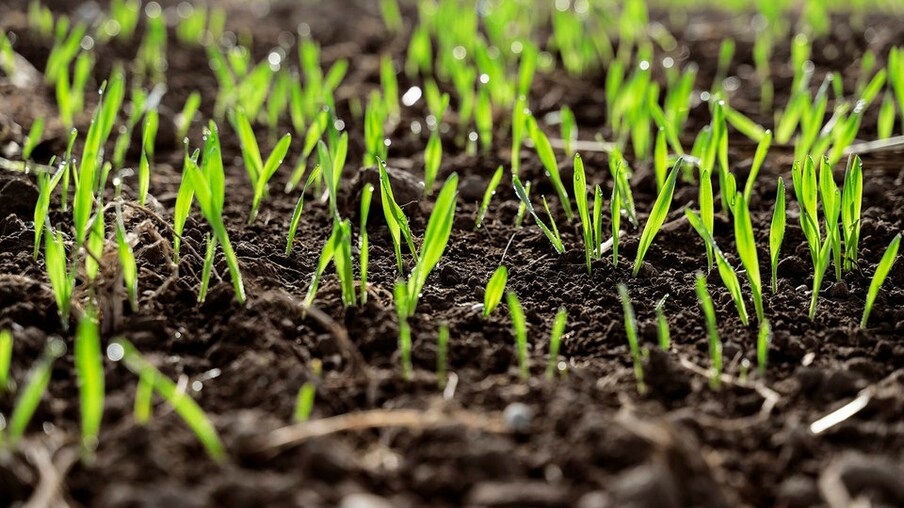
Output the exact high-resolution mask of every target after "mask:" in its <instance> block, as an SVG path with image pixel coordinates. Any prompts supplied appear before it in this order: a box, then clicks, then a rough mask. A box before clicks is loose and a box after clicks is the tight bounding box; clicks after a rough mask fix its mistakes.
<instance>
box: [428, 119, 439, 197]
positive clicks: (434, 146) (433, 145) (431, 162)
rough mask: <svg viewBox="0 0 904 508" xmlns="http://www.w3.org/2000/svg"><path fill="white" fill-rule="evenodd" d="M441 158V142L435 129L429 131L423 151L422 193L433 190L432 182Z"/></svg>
mask: <svg viewBox="0 0 904 508" xmlns="http://www.w3.org/2000/svg"><path fill="white" fill-rule="evenodd" d="M442 160H443V142H442V139H440V137H439V133H437V132H436V131H434V132H432V133H430V140H429V141H427V149H426V150H425V151H424V195H429V194H430V193H431V192H432V191H433V182H434V181H435V180H436V174H437V173H438V172H439V166H440V163H441V162H442Z"/></svg>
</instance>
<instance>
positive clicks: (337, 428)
mask: <svg viewBox="0 0 904 508" xmlns="http://www.w3.org/2000/svg"><path fill="white" fill-rule="evenodd" d="M459 425H460V426H464V427H468V428H472V429H477V430H481V431H484V432H490V433H495V434H502V433H506V432H508V428H507V427H506V426H505V423H504V422H503V420H502V418H501V416H499V415H494V416H491V417H487V416H484V415H482V414H477V413H471V412H467V411H455V412H451V413H445V412H442V411H439V410H429V411H421V410H417V409H393V410H387V409H374V410H370V411H361V412H357V413H346V414H342V415H338V416H332V417H329V418H323V419H320V420H312V421H308V422H304V423H298V424H295V425H289V426H287V427H282V428H279V429H276V430H274V431H271V432H270V433H268V434H267V435H265V436H264V437H263V438H262V439H261V440H260V441H258V442H257V448H258V449H259V450H260V451H263V452H273V451H278V450H283V449H286V448H289V447H292V446H297V445H299V444H301V443H303V442H305V441H307V440H308V439H312V438H317V437H323V436H327V435H330V434H336V433H338V432H346V431H354V430H366V429H375V428H382V427H404V428H407V429H418V430H423V429H431V428H441V427H453V426H459Z"/></svg>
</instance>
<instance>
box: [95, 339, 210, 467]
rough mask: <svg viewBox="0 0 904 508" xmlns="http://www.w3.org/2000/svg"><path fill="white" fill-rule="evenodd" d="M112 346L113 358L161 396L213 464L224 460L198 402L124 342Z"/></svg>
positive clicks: (130, 344)
mask: <svg viewBox="0 0 904 508" xmlns="http://www.w3.org/2000/svg"><path fill="white" fill-rule="evenodd" d="M113 347H114V348H115V349H118V353H119V354H117V357H120V358H121V359H122V361H123V363H124V364H125V366H126V367H127V368H128V369H129V370H130V371H132V372H133V373H135V374H136V375H138V376H139V379H140V380H142V382H143V383H144V385H145V386H146V387H147V386H149V387H150V391H152V392H153V393H156V394H157V395H159V396H160V397H162V398H163V400H165V401H166V402H167V404H169V405H170V407H172V408H173V410H174V411H175V412H176V413H177V414H178V415H179V416H180V417H181V418H182V420H183V421H184V422H185V424H186V425H188V427H189V428H190V429H191V431H192V432H193V433H194V434H195V437H197V438H198V441H200V442H201V444H202V445H203V446H204V449H205V450H206V451H207V454H208V455H209V456H210V457H211V458H212V459H214V460H215V461H217V462H223V461H225V460H226V458H227V455H226V449H225V447H224V446H223V442H222V441H221V440H220V436H219V434H218V433H217V429H216V427H214V426H213V424H212V423H211V422H210V420H209V419H208V418H207V415H206V414H204V410H202V409H201V407H200V406H198V403H197V402H195V401H194V400H192V398H191V397H189V396H188V395H186V394H185V392H184V391H183V390H181V389H180V388H178V387H177V386H176V383H173V382H172V381H171V380H170V379H169V378H168V377H166V376H164V375H163V374H162V373H161V372H160V371H159V370H157V368H156V367H154V366H153V365H152V364H151V362H149V361H148V360H147V359H146V358H145V357H144V356H142V355H141V353H139V352H138V350H137V349H135V346H133V345H132V343H131V342H129V341H128V340H126V339H123V338H120V339H117V340H116V341H115V342H113ZM108 350H109V348H108ZM139 386H141V385H139ZM148 395H149V394H148ZM137 398H138V395H137V394H136V399H137ZM148 399H150V397H148ZM148 402H149V400H148Z"/></svg>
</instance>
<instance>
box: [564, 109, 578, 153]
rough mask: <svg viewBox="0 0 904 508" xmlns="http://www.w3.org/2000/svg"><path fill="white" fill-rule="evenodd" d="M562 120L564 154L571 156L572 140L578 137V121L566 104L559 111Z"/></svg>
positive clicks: (572, 149)
mask: <svg viewBox="0 0 904 508" xmlns="http://www.w3.org/2000/svg"><path fill="white" fill-rule="evenodd" d="M559 114H560V116H561V121H562V141H564V143H565V155H567V156H569V157H571V156H573V155H574V154H575V153H574V142H575V141H577V139H578V122H577V120H575V118H574V112H573V111H571V108H569V107H568V106H562V109H561V111H559Z"/></svg>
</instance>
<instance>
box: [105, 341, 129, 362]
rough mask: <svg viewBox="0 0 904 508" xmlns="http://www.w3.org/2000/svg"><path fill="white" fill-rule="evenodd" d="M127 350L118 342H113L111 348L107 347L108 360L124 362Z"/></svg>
mask: <svg viewBox="0 0 904 508" xmlns="http://www.w3.org/2000/svg"><path fill="white" fill-rule="evenodd" d="M125 353H126V352H125V350H124V349H123V348H122V344H120V343H118V342H113V343H111V344H110V345H109V346H107V358H109V359H110V361H113V362H118V361H120V360H122V357H123V356H125Z"/></svg>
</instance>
